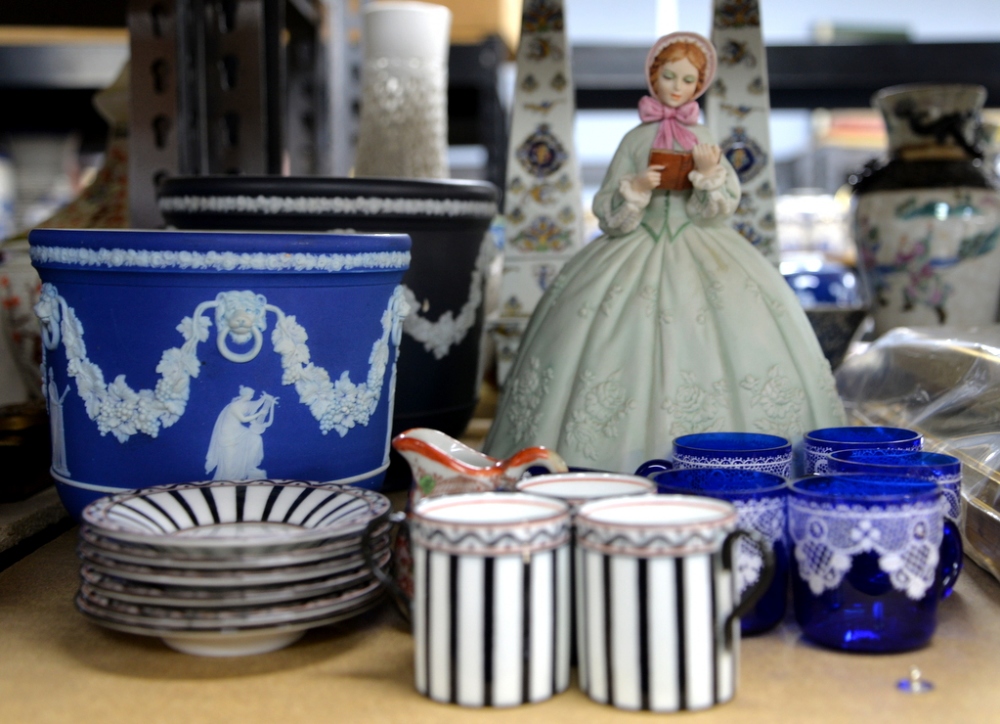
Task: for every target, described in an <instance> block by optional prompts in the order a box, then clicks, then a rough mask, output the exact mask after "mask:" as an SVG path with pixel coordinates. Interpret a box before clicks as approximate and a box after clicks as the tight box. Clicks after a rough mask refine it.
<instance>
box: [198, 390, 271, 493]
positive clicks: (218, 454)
mask: <svg viewBox="0 0 1000 724" xmlns="http://www.w3.org/2000/svg"><path fill="white" fill-rule="evenodd" d="M253 396H254V391H253V389H251V388H249V387H242V386H241V387H240V394H239V397H234V398H233V401H232V402H230V403H229V404H228V405H226V406H225V407H224V408H223V409H222V412H220V413H219V417H218V419H217V420H216V421H215V427H214V428H213V429H212V440H211V442H209V444H208V456H207V457H206V458H205V472H206V473H209V474H211V473H212V471H213V470H214V471H215V474H214V475H213V476H212V479H213V480H254V479H260V478H266V477H267V473H266V472H265V471H264V470H261V469H260V464H261V463H262V462H263V460H264V438H263V435H264V431H265V430H267V428H269V427H270V426H271V423H272V422H274V407H275V405H277V404H278V398H277V397H274V396H272V395H269V394H267V393H266V392H262V393H261V395H260V397H259V398H258V399H256V400H255V399H253Z"/></svg>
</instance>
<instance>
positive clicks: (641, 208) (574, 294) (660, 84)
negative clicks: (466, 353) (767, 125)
mask: <svg viewBox="0 0 1000 724" xmlns="http://www.w3.org/2000/svg"><path fill="white" fill-rule="evenodd" d="M715 68H716V57H715V51H714V49H713V47H712V45H711V44H710V43H709V42H708V41H707V40H706V39H705V38H703V37H701V36H699V35H696V34H694V33H672V34H670V35H666V36H664V37H662V38H660V39H659V40H658V41H657V42H656V44H655V45H654V46H653V48H652V49H651V50H650V52H649V55H648V56H647V60H646V69H647V78H648V85H649V90H650V93H651V96H648V97H645V98H643V99H642V101H641V102H640V104H639V115H640V118H641V119H642V121H643V123H642V124H641V125H639V126H637V127H636V128H634V129H633V130H632V131H630V132H629V133H628V134H627V135H626V136H625V138H624V139H623V140H622V143H621V145H620V146H619V148H618V151H617V153H616V154H615V156H614V159H613V160H612V162H611V166H610V168H609V169H608V172H607V175H606V176H605V179H604V182H603V184H602V186H601V190H600V191H599V192H598V194H597V196H596V197H595V199H594V212H595V214H596V215H597V217H598V218H599V220H600V224H601V229H602V230H603V231H604V235H603V236H601V237H600V238H598V239H596V240H595V241H593V242H591V243H590V244H589V245H588V246H586V247H585V248H584V249H583V250H582V251H581V252H580V253H579V254H577V255H576V256H575V257H574V258H573V259H572V260H571V261H570V262H569V264H567V265H566V267H565V268H564V269H563V271H562V273H561V274H560V275H559V277H558V278H557V279H556V280H555V281H554V282H553V284H552V286H551V287H550V289H549V290H548V292H547V293H546V295H545V296H544V297H543V299H542V301H541V302H540V303H539V306H538V308H537V309H536V311H535V313H534V315H533V317H532V320H531V323H530V325H529V327H528V329H527V331H526V333H525V338H524V342H523V343H522V345H521V348H520V350H519V353H518V358H517V361H516V362H515V365H514V368H513V370H512V371H511V376H510V378H509V379H508V381H507V384H506V385H505V389H504V395H503V399H502V400H501V403H500V407H499V410H498V413H497V417H496V422H495V424H494V425H493V428H492V429H491V430H490V434H489V436H488V438H487V441H486V446H485V450H486V452H488V453H489V454H490V455H493V456H497V457H503V456H506V455H509V454H510V453H511V452H513V451H514V450H517V449H519V448H521V447H524V446H525V445H546V446H548V447H550V448H552V449H554V450H556V451H557V452H558V453H559V454H560V455H562V456H563V458H564V459H565V460H566V462H567V463H568V464H569V465H571V466H581V467H589V468H598V469H603V470H611V471H631V470H634V469H635V468H636V466H637V465H638V464H639V463H641V462H642V461H643V460H645V459H649V458H650V457H651V456H654V457H655V456H662V455H663V453H664V452H665V451H666V450H667V449H668V448H669V446H670V442H671V440H673V438H675V437H677V436H678V435H683V434H686V433H693V432H701V431H707V430H733V431H755V432H766V433H772V434H776V435H781V436H784V437H788V438H790V439H793V440H794V439H797V438H801V436H802V434H803V433H804V432H805V431H806V430H810V429H813V428H815V427H817V426H821V425H827V424H834V425H840V424H843V420H844V412H843V408H842V406H841V403H840V401H839V398H838V397H837V393H836V388H835V385H834V381H833V376H832V374H831V372H830V366H829V364H828V363H827V361H826V360H825V359H824V357H823V353H822V350H821V349H820V346H819V344H818V342H817V341H816V337H815V335H814V334H813V331H812V329H811V327H810V326H809V322H808V321H807V319H806V316H805V314H804V312H803V311H802V309H801V307H800V306H799V303H798V302H797V301H796V298H795V295H794V294H793V292H792V290H791V288H790V287H789V286H788V285H787V284H786V283H785V281H784V280H783V279H782V278H781V276H780V274H779V273H778V272H777V271H776V270H775V269H774V267H773V266H772V265H771V264H770V263H769V262H767V260H765V259H764V258H763V257H762V256H761V255H760V253H759V252H757V251H756V250H754V248H753V247H752V246H751V245H750V244H749V243H747V241H746V240H745V239H743V237H741V236H740V235H739V234H737V233H736V232H735V231H733V229H732V228H731V227H730V225H729V222H728V217H729V216H730V215H732V213H733V212H734V211H735V209H736V206H737V204H738V203H739V199H740V186H739V181H738V179H737V176H736V173H735V171H734V170H733V168H732V167H731V166H730V164H729V162H728V161H727V160H726V159H725V158H723V157H722V155H721V153H720V151H719V147H718V146H717V145H715V143H714V142H713V141H712V139H711V138H710V137H709V135H708V133H707V132H706V130H705V128H703V127H702V126H699V125H696V123H697V120H698V105H697V104H696V103H695V98H697V97H698V96H700V95H701V94H702V93H704V92H705V91H706V90H707V88H708V86H709V84H710V83H711V80H712V77H713V75H714V73H715ZM653 149H656V150H657V154H656V157H657V160H658V161H659V159H661V158H664V159H667V160H668V161H670V164H669V166H665V165H664V164H662V163H661V162H657V163H650V160H649V159H650V155H651V151H652V150H653ZM688 151H689V152H690V154H691V155H690V158H686V157H685V153H684V152H688ZM671 152H674V153H673V154H671ZM676 152H681V153H676ZM685 163H687V164H692V165H693V170H691V171H690V172H689V173H684V172H683V171H681V173H680V176H679V177H676V178H673V179H667V178H665V177H666V176H667V175H668V173H667V172H672V171H674V170H675V169H677V168H680V169H683V168H684V167H685ZM665 185H673V187H674V188H678V189H679V190H667V189H663V188H657V187H661V186H665ZM684 186H687V187H688V188H687V189H685V188H683V187H684ZM692 186H693V188H692ZM831 421H832V422H831Z"/></svg>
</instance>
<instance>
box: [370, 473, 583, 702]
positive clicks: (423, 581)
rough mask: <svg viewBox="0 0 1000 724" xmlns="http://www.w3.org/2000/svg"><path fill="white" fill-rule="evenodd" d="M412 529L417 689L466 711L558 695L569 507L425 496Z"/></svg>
mask: <svg viewBox="0 0 1000 724" xmlns="http://www.w3.org/2000/svg"><path fill="white" fill-rule="evenodd" d="M409 529H410V545H411V553H412V557H413V585H414V590H413V597H412V600H411V601H410V611H411V622H412V626H413V637H414V669H415V680H416V688H417V690H418V691H419V692H420V693H421V694H425V695H427V696H429V697H430V698H431V699H434V700H435V701H440V702H450V703H455V704H461V705H464V706H514V705H517V704H524V703H529V702H539V701H544V700H545V699H548V698H550V697H551V696H553V695H554V694H557V693H559V692H561V691H564V690H565V689H566V688H567V687H568V686H569V669H570V663H569V655H570V636H571V634H570V566H571V559H570V530H571V524H570V507H569V505H568V504H566V503H564V502H562V501H560V500H554V499H550V498H543V497H540V496H536V495H527V494H523V493H470V494H465V495H448V496H443V497H439V498H425V499H424V500H421V501H420V502H419V503H418V504H417V505H416V506H415V507H414V509H413V511H412V513H411V515H410V518H409ZM373 570H374V571H375V572H376V575H377V576H378V577H379V578H380V580H382V581H383V583H385V584H386V585H387V586H389V587H391V588H392V589H393V591H394V593H395V594H396V595H397V596H399V595H401V592H400V591H399V589H398V588H397V587H396V586H395V583H394V581H393V580H392V579H391V578H388V577H387V576H385V574H383V573H382V572H381V571H379V570H378V567H377V566H374V567H373Z"/></svg>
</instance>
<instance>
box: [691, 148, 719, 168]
mask: <svg viewBox="0 0 1000 724" xmlns="http://www.w3.org/2000/svg"><path fill="white" fill-rule="evenodd" d="M691 155H692V156H693V157H694V167H695V170H696V171H698V172H699V173H709V172H710V171H711V170H712V169H714V168H715V167H716V166H718V165H719V161H720V160H722V149H720V148H719V147H718V146H717V145H716V144H714V143H699V144H698V145H697V146H695V147H694V148H693V149H691Z"/></svg>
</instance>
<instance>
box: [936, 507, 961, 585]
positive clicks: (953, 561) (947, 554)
mask: <svg viewBox="0 0 1000 724" xmlns="http://www.w3.org/2000/svg"><path fill="white" fill-rule="evenodd" d="M964 555H965V549H964V547H963V546H962V536H961V534H959V532H958V526H956V525H955V524H954V523H953V522H951V521H950V520H945V521H944V540H942V541H941V563H940V570H941V572H942V576H941V598H947V597H948V596H950V595H951V592H952V589H954V588H955V583H956V582H957V581H958V576H959V574H960V573H961V572H962V562H963V561H964V560H965V559H964Z"/></svg>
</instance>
